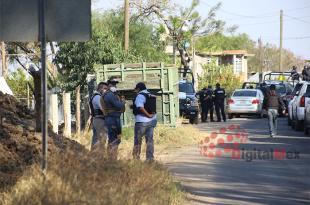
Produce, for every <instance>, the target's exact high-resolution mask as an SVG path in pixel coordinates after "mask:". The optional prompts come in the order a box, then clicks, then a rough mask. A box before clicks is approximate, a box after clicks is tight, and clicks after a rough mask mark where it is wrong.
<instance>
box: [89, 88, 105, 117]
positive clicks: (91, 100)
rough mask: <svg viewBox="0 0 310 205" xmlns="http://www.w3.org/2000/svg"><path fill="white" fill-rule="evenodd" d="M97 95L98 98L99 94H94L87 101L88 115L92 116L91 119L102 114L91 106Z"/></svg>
mask: <svg viewBox="0 0 310 205" xmlns="http://www.w3.org/2000/svg"><path fill="white" fill-rule="evenodd" d="M97 95H99V96H100V94H99V93H95V94H94V95H93V96H92V97H91V98H90V100H89V108H90V114H91V116H93V117H96V116H98V115H103V112H102V111H101V110H100V109H95V108H94V105H93V100H94V98H95V97H96V96H97Z"/></svg>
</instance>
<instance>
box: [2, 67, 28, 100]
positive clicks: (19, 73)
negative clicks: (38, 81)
mask: <svg viewBox="0 0 310 205" xmlns="http://www.w3.org/2000/svg"><path fill="white" fill-rule="evenodd" d="M7 83H8V85H9V86H10V88H11V89H12V91H13V93H14V95H15V97H17V98H27V95H28V93H27V89H26V88H27V86H29V87H31V88H33V80H32V79H31V78H29V79H28V78H27V75H26V73H25V71H24V70H23V69H22V68H18V69H17V70H16V71H15V72H13V73H11V74H10V75H9V76H8V78H7Z"/></svg>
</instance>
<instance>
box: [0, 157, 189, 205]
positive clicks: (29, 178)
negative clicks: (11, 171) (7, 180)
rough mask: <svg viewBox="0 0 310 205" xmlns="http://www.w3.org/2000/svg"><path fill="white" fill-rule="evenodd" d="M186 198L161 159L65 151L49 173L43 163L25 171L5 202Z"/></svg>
mask: <svg viewBox="0 0 310 205" xmlns="http://www.w3.org/2000/svg"><path fill="white" fill-rule="evenodd" d="M183 199H184V195H183V193H182V192H181V191H180V189H179V187H178V185H177V183H175V182H174V181H173V178H172V177H171V176H170V174H169V173H168V171H167V170H166V169H165V168H163V166H162V165H160V164H157V163H144V162H141V161H134V160H126V161H122V160H119V161H112V162H111V161H107V160H106V159H105V158H104V157H103V156H102V155H101V154H100V153H94V152H90V153H89V154H87V155H82V154H80V155H77V154H76V153H70V154H67V155H66V156H62V155H59V156H58V157H57V158H54V159H53V160H52V161H50V162H49V167H48V171H47V172H46V175H43V174H42V172H41V171H40V168H39V167H38V166H34V167H32V168H31V169H29V170H28V171H26V172H25V174H24V176H23V177H22V178H21V179H20V180H19V181H18V182H17V184H16V185H15V186H14V187H13V188H12V190H10V191H8V192H6V193H2V194H1V195H0V204H3V205H24V204H33V205H41V204H42V205H63V204H74V205H76V204H83V205H84V204H89V205H105V204H106V205H114V204H115V205H119V204H128V205H136V204H173V205H174V204H175V205H177V204H182V201H183Z"/></svg>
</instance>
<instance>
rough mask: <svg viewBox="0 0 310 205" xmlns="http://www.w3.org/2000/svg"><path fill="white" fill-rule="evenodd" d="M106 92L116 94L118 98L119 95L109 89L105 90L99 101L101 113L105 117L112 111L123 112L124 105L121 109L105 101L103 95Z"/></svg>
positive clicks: (104, 95)
mask: <svg viewBox="0 0 310 205" xmlns="http://www.w3.org/2000/svg"><path fill="white" fill-rule="evenodd" d="M108 93H112V94H113V95H116V96H117V97H118V98H119V96H118V95H117V94H115V93H113V92H111V91H107V92H105V93H104V94H103V96H102V98H103V100H102V101H101V102H102V103H101V107H102V109H103V115H104V116H105V117H106V116H109V114H110V113H113V112H121V113H123V112H125V107H124V109H122V110H118V109H116V108H115V107H113V106H109V105H108V104H107V103H106V99H105V97H106V95H107V94H108Z"/></svg>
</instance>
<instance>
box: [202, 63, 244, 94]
mask: <svg viewBox="0 0 310 205" xmlns="http://www.w3.org/2000/svg"><path fill="white" fill-rule="evenodd" d="M203 69H204V74H203V75H202V76H200V77H199V78H198V81H199V89H202V88H204V87H207V86H208V85H212V87H213V88H215V85H216V83H220V84H221V87H222V88H224V89H225V90H226V93H227V95H228V96H230V95H231V94H232V92H233V91H234V90H235V89H238V88H241V86H242V81H241V79H240V78H239V77H238V76H236V75H235V74H234V72H233V68H232V66H231V65H216V64H215V62H212V63H210V64H206V65H204V66H203Z"/></svg>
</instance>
